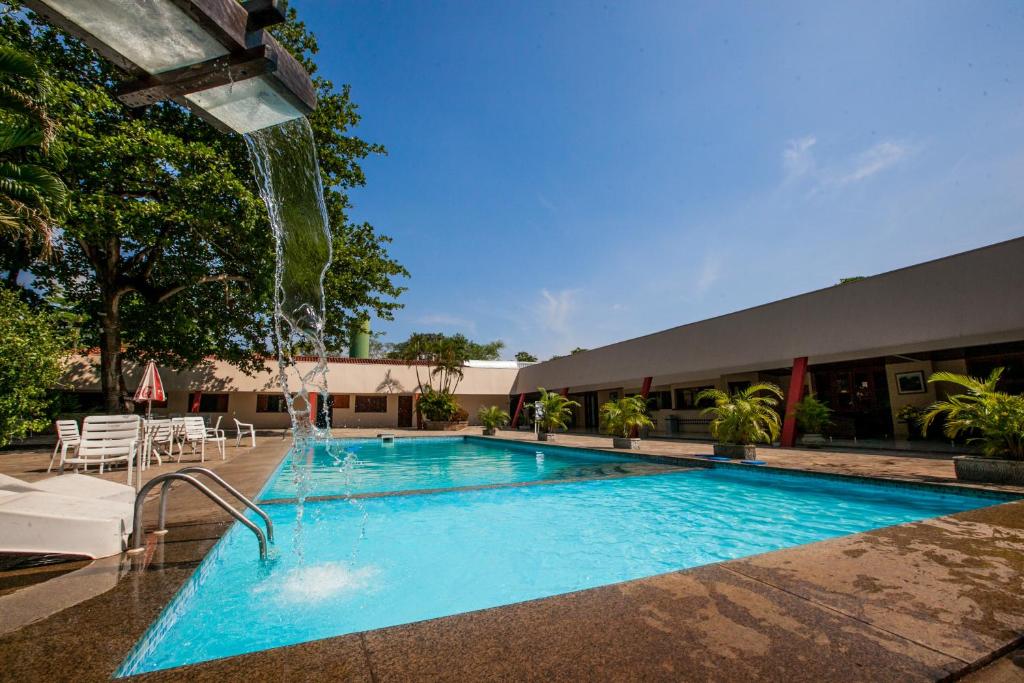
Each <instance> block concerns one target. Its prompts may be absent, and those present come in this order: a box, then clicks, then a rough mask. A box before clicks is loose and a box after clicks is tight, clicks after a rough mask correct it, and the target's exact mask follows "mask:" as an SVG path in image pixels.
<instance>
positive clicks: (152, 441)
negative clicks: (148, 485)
mask: <svg viewBox="0 0 1024 683" xmlns="http://www.w3.org/2000/svg"><path fill="white" fill-rule="evenodd" d="M146 438H148V439H149V450H148V452H147V453H146V467H149V464H150V462H151V460H152V458H153V456H156V463H157V464H158V465H162V464H164V461H163V459H162V458H161V457H160V452H161V451H160V446H163V454H164V455H166V456H167V457H168V458H170V457H171V456H173V455H174V427H173V426H172V425H171V421H170V420H168V419H162V420H159V419H158V420H148V421H147V422H146Z"/></svg>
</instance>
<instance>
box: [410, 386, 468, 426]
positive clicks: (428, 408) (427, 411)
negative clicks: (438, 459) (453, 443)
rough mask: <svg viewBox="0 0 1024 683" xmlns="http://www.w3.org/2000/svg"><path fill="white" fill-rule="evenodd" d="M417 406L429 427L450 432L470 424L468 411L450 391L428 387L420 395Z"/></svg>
mask: <svg viewBox="0 0 1024 683" xmlns="http://www.w3.org/2000/svg"><path fill="white" fill-rule="evenodd" d="M417 407H418V408H419V411H420V414H421V415H423V418H424V421H425V422H424V424H425V426H426V428H427V429H430V430H436V431H446V432H450V431H457V430H459V429H465V428H466V427H467V426H468V425H469V421H468V419H467V418H468V417H469V415H468V413H466V411H464V410H462V408H460V407H459V403H458V401H456V400H455V397H454V396H452V395H451V394H450V393H447V392H444V391H436V390H431V389H428V390H426V391H425V392H423V395H422V396H420V400H419V403H418V404H417Z"/></svg>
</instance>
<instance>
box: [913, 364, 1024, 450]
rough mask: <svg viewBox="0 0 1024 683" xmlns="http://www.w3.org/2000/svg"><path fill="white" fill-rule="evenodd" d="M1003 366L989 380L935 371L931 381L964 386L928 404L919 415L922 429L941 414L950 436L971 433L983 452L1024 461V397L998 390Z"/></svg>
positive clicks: (951, 437)
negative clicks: (958, 392)
mask: <svg viewBox="0 0 1024 683" xmlns="http://www.w3.org/2000/svg"><path fill="white" fill-rule="evenodd" d="M1003 371H1004V368H996V369H994V370H993V371H992V372H991V374H989V376H988V377H987V378H986V379H981V378H978V377H969V376H967V375H958V374H955V373H952V372H936V373H934V374H933V375H932V376H931V377H929V378H928V383H929V384H931V383H934V382H949V383H950V384H955V385H956V386H958V387H960V388H961V389H964V393H961V394H955V395H950V396H947V397H946V400H945V401H936V402H935V403H933V404H932V405H930V406H928V409H927V410H926V411H925V413H924V415H922V416H921V417H920V418H919V421H920V423H921V430H922V432H927V431H928V427H929V426H931V424H932V422H933V421H935V419H936V418H938V417H945V419H946V423H945V426H944V428H943V431H944V433H945V434H946V436H947V437H949V438H950V439H955V438H957V437H958V436H960V435H961V434H964V433H968V434H971V435H972V436H971V437H970V438H969V439H968V440H967V441H968V443H975V444H978V446H980V448H981V452H982V453H983V454H984V455H987V456H991V457H996V458H1007V459H1010V460H1024V396H1019V395H1015V394H1009V393H1006V392H1003V391H999V390H998V388H997V386H998V384H999V379H1000V378H1001V377H1002V376H1003Z"/></svg>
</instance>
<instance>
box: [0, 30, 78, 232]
mask: <svg viewBox="0 0 1024 683" xmlns="http://www.w3.org/2000/svg"><path fill="white" fill-rule="evenodd" d="M45 80H46V76H45V74H44V73H43V72H42V70H41V69H40V68H39V67H38V65H37V64H36V63H35V61H34V60H33V59H32V57H31V56H29V55H27V54H25V53H24V52H20V51H18V50H15V49H13V48H10V47H0V230H3V231H5V232H7V233H8V235H9V236H11V237H15V238H17V239H20V240H23V241H27V242H38V241H41V242H42V243H43V245H44V247H45V246H48V245H49V240H50V234H51V230H52V226H53V222H54V220H55V218H57V217H58V216H59V215H60V214H61V213H62V212H63V210H64V208H65V205H66V202H67V188H66V187H65V186H64V183H62V182H61V180H60V179H59V178H58V177H57V176H56V175H54V174H53V173H52V172H51V171H49V170H48V169H46V168H44V167H43V166H41V165H39V164H38V163H33V162H35V161H38V160H39V159H40V157H42V156H43V155H45V154H46V153H47V152H48V151H49V148H50V142H51V141H52V140H53V134H54V125H53V121H52V120H51V119H50V118H49V117H48V116H47V114H46V110H45V108H44V107H43V106H42V105H41V104H40V102H43V101H44V100H45V97H44V96H45V91H46V87H45Z"/></svg>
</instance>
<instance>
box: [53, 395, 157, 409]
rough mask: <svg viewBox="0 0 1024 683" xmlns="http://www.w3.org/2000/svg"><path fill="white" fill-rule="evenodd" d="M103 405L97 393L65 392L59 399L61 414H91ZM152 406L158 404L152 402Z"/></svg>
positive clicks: (100, 396) (101, 396)
mask: <svg viewBox="0 0 1024 683" xmlns="http://www.w3.org/2000/svg"><path fill="white" fill-rule="evenodd" d="M104 405H105V403H104V402H103V393H102V392H99V391H65V392H64V394H63V396H62V397H61V412H65V413H91V412H93V411H94V410H102V409H103V407H104ZM142 405H146V404H145V403H143V404H142ZM153 405H154V406H156V405H159V404H157V403H156V402H154V403H153ZM164 405H166V403H165V404H164Z"/></svg>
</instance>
